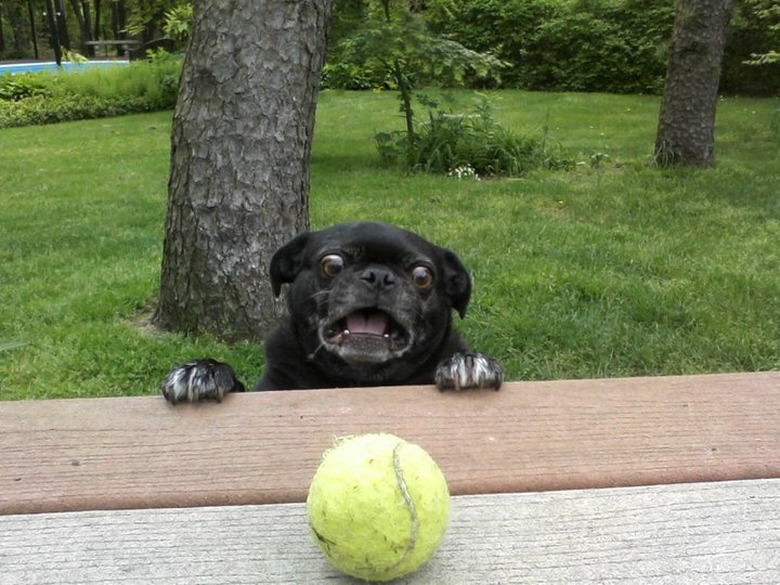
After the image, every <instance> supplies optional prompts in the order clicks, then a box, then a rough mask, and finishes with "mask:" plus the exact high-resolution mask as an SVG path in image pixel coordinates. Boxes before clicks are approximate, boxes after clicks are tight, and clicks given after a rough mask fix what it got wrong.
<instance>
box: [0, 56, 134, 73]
mask: <svg viewBox="0 0 780 585" xmlns="http://www.w3.org/2000/svg"><path fill="white" fill-rule="evenodd" d="M128 63H129V61H121V60H113V61H85V62H83V63H73V62H63V63H62V65H61V66H60V67H59V70H60V71H83V70H84V69H89V68H92V67H117V66H124V65H127V64H128ZM57 70H58V67H57V64H56V63H55V62H54V61H51V62H47V63H13V64H10V65H3V64H1V63H0V75H3V74H4V73H12V74H13V73H39V72H41V71H57Z"/></svg>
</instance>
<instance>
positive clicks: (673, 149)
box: [655, 0, 733, 167]
mask: <svg viewBox="0 0 780 585" xmlns="http://www.w3.org/2000/svg"><path fill="white" fill-rule="evenodd" d="M732 3H733V0H677V10H676V15H675V20H674V32H673V34H672V43H671V47H670V51H669V64H668V68H667V71H666V84H665V86H664V95H663V100H662V103H661V114H660V116H659V120H658V134H657V135H656V141H655V163H656V164H657V165H658V166H661V167H670V166H675V165H691V166H701V167H707V166H713V165H714V164H715V148H714V146H715V108H716V106H717V102H718V82H719V79H720V67H721V62H722V60H723V47H724V46H725V44H726V27H727V25H728V22H729V17H730V15H731V6H732Z"/></svg>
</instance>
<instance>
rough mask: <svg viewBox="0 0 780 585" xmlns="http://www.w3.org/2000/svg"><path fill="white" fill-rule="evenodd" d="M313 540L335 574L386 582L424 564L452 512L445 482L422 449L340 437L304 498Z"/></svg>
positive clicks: (375, 438)
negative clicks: (340, 572)
mask: <svg viewBox="0 0 780 585" xmlns="http://www.w3.org/2000/svg"><path fill="white" fill-rule="evenodd" d="M306 505H307V507H308V512H309V527H310V528H311V534H312V537H313V539H314V542H316V543H317V545H318V546H319V547H320V549H322V552H323V553H325V556H326V557H327V558H328V560H329V561H330V562H331V564H333V566H335V567H336V568H337V569H339V570H341V571H343V572H344V573H347V574H348V575H352V576H353V577H357V578H358V579H364V580H366V581H391V580H393V579H398V578H399V577H403V576H404V575H408V574H409V573H411V572H412V571H415V570H416V569H418V568H419V567H421V566H422V565H423V564H424V563H425V562H426V561H427V560H428V559H429V558H430V557H431V555H433V553H434V552H435V551H436V549H437V548H438V546H439V543H441V540H442V538H443V537H444V532H445V530H446V529H447V521H448V520H449V515H450V493H449V490H448V489H447V480H446V479H445V478H444V475H443V474H442V472H441V470H440V469H439V467H438V466H437V465H436V462H435V461H434V460H433V459H431V456H430V455H428V453H426V452H425V451H424V450H423V449H422V448H420V447H418V446H417V445H414V444H412V443H407V442H406V441H404V440H403V439H400V438H398V437H396V436H394V435H389V434H383V433H382V434H369V435H358V436H355V437H346V438H343V439H338V440H337V441H336V444H335V445H334V446H333V448H331V449H330V450H328V451H326V453H325V455H324V457H323V459H322V463H321V464H320V466H319V468H318V469H317V473H316V474H315V475H314V479H313V480H312V482H311V487H310V488H309V497H308V499H307V500H306Z"/></svg>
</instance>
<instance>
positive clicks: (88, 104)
mask: <svg viewBox="0 0 780 585" xmlns="http://www.w3.org/2000/svg"><path fill="white" fill-rule="evenodd" d="M180 71H181V62H180V59H178V58H175V57H172V56H171V55H168V54H164V55H163V54H157V55H155V56H153V58H152V59H151V60H150V61H149V62H145V61H139V62H134V63H131V64H130V65H128V66H126V67H119V66H118V67H104V68H103V67H101V68H89V69H85V70H83V71H67V72H42V73H30V74H21V75H13V76H12V75H10V74H8V75H5V76H3V77H2V78H0V128H5V127H11V126H29V125H35V124H51V123H55V122H66V121H72V120H83V119H90V118H105V117H110V116H121V115H125V114H131V113H135V112H152V111H158V110H166V109H172V108H173V107H174V106H175V104H176V94H177V88H178V80H179V75H180Z"/></svg>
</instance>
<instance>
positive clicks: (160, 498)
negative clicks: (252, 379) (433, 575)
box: [0, 372, 780, 514]
mask: <svg viewBox="0 0 780 585" xmlns="http://www.w3.org/2000/svg"><path fill="white" fill-rule="evenodd" d="M778 404H780V373H778V372H767V373H752V374H734V375H706V376H687V377H658V378H630V379H610V380H579V381H560V382H530V383H524V382H517V383H511V384H507V385H506V386H505V388H503V389H502V390H501V391H499V392H494V391H486V392H474V393H463V394H456V393H444V394H442V393H439V392H438V391H437V390H435V389H434V388H433V387H427V386H426V387H392V388H366V389H350V390H313V391H298V392H267V393H250V394H245V395H235V396H230V397H229V398H228V399H226V400H225V401H224V402H223V403H222V404H201V405H179V406H176V407H171V406H169V405H167V404H166V403H165V402H164V401H163V399H162V398H158V397H140V398H103V399H72V400H50V401H29V402H4V403H2V402H0V514H15V513H32V512H48V511H69V510H90V509H121V508H125V509H127V508H160V507H184V506H207V505H230V504H265V503H282V502H301V501H303V500H304V499H305V496H306V491H307V488H308V484H309V482H310V480H311V478H312V476H313V474H314V471H315V469H316V467H317V465H318V463H319V460H320V458H321V454H322V452H323V451H324V450H325V449H326V448H327V447H328V446H329V445H330V444H331V442H332V439H333V437H334V436H342V435H349V434H355V433H363V432H369V431H387V432H393V433H396V434H398V435H400V436H402V437H404V438H406V439H407V440H410V441H413V442H416V443H418V444H420V445H421V446H423V447H424V448H425V449H426V450H428V451H429V452H430V453H431V455H432V456H433V457H434V458H435V459H436V460H437V461H438V462H439V464H440V466H441V467H442V469H443V470H444V473H445V475H446V476H447V478H448V481H449V483H450V486H451V489H452V492H453V493H454V494H483V493H502V492H526V491H543V490H560V489H575V488H597V487H610V486H632V485H650V484H663V483H680V482H698V481H717V480H736V479H759V478H777V477H780V432H778V429H780V408H778V406H777V405H778Z"/></svg>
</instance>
